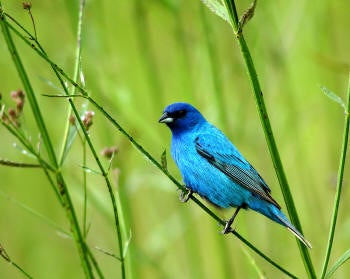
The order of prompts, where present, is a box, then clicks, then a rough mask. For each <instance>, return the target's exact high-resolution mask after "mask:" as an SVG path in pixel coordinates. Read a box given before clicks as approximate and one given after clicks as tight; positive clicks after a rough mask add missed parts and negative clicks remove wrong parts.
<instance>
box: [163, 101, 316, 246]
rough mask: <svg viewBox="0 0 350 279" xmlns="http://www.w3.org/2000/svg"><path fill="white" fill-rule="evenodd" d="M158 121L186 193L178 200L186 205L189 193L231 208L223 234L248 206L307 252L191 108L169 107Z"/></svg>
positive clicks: (264, 190)
mask: <svg viewBox="0 0 350 279" xmlns="http://www.w3.org/2000/svg"><path fill="white" fill-rule="evenodd" d="M159 122H160V123H165V124H166V125H167V126H168V127H169V128H170V130H171V133H172V142H171V155H172V157H173V159H174V161H175V163H176V164H177V166H178V168H179V169H180V172H181V175H182V178H183V181H184V183H185V186H186V188H187V189H188V192H187V194H186V195H185V194H183V193H182V194H181V195H180V200H182V201H184V202H186V201H187V200H188V199H189V198H190V196H191V195H192V193H197V194H199V195H200V196H201V197H203V198H204V199H206V200H208V201H209V202H211V203H213V204H214V205H216V206H218V207H221V208H229V207H236V210H235V212H234V214H233V215H232V217H231V218H230V219H229V220H228V221H226V225H225V227H224V229H223V231H222V233H224V234H227V233H230V232H232V228H231V225H232V223H233V221H234V219H235V217H236V216H237V214H238V212H239V211H240V209H242V208H243V209H249V208H250V209H253V210H255V211H257V212H259V213H261V214H263V215H265V216H266V217H268V218H270V219H271V220H273V221H275V222H277V223H279V224H281V225H283V226H285V227H286V228H287V229H288V230H290V231H291V232H292V233H293V234H294V235H295V236H296V237H297V238H298V239H299V240H300V241H301V242H302V243H304V244H305V245H306V246H307V247H310V248H311V244H310V243H309V242H308V241H307V240H306V239H305V238H304V236H303V235H302V234H301V233H300V232H299V231H298V230H297V229H296V228H295V227H294V226H293V225H292V224H291V223H290V221H289V220H288V218H287V217H286V216H285V215H284V214H283V213H282V211H281V207H280V206H279V205H278V203H277V202H276V201H275V200H274V199H273V198H272V197H271V190H270V188H269V186H268V185H267V184H266V182H265V181H264V180H263V179H262V177H261V176H260V175H259V173H258V172H257V171H256V170H255V169H254V168H253V167H252V165H251V164H250V163H249V162H248V161H247V160H246V159H245V158H244V157H243V156H242V154H241V153H240V152H239V151H238V149H237V148H236V147H235V146H234V145H233V144H232V143H231V142H230V141H229V139H228V138H227V137H226V136H225V135H224V134H223V133H222V132H221V131H220V130H219V129H218V128H216V127H215V126H213V125H212V124H210V123H209V122H208V121H207V120H206V119H205V118H204V117H203V115H202V114H201V113H200V112H199V111H198V110H197V109H196V108H194V107H193V106H191V105H190V104H187V103H174V104H171V105H169V106H167V107H166V108H165V110H164V113H163V115H162V116H161V118H160V119H159Z"/></svg>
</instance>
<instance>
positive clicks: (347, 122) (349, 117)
mask: <svg viewBox="0 0 350 279" xmlns="http://www.w3.org/2000/svg"><path fill="white" fill-rule="evenodd" d="M347 94H348V100H347V102H348V103H347V111H346V112H345V122H344V133H343V144H342V150H341V154H340V160H339V169H338V178H337V191H336V193H335V198H334V207H333V214H332V220H331V226H330V229H329V235H328V242H327V248H326V255H325V259H324V262H323V267H322V272H321V277H320V278H322V279H323V278H325V276H326V272H327V267H328V263H329V258H330V255H331V251H332V247H333V239H334V233H335V227H336V224H337V217H338V209H339V203H340V197H341V191H342V188H343V178H344V169H345V160H346V153H347V149H348V139H349V125H350V73H349V81H348V92H347Z"/></svg>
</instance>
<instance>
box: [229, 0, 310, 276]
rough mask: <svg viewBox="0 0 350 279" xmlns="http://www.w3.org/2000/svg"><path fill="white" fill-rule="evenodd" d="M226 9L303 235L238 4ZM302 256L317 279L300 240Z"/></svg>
mask: <svg viewBox="0 0 350 279" xmlns="http://www.w3.org/2000/svg"><path fill="white" fill-rule="evenodd" d="M223 2H224V4H225V7H226V10H227V11H228V14H229V18H230V20H231V25H232V28H233V32H234V33H235V34H236V37H237V39H238V44H239V46H240V49H241V52H242V56H243V59H244V61H245V64H246V67H247V71H248V76H249V78H250V81H251V84H252V87H253V91H254V96H255V100H256V103H257V107H258V111H259V116H260V120H261V124H262V127H263V130H264V133H265V138H266V141H267V145H268V147H269V151H270V154H271V158H272V161H273V164H274V167H275V170H276V174H277V177H278V181H279V184H280V187H281V189H282V194H283V198H284V201H285V203H286V206H287V210H288V213H289V216H290V219H291V221H292V223H293V224H294V225H295V227H296V228H298V230H299V231H300V232H301V233H302V229H301V224H300V221H299V217H298V214H297V211H296V207H295V205H294V201H293V197H292V194H291V191H290V187H289V184H288V181H287V177H286V175H285V172H284V169H283V165H282V161H281V158H280V155H279V152H278V149H277V145H276V141H275V138H274V135H273V132H272V128H271V124H270V119H269V116H268V113H267V109H266V106H265V101H264V97H263V93H262V91H261V87H260V83H259V79H258V75H257V72H256V69H255V66H254V63H253V59H252V57H251V55H250V51H249V48H248V45H247V43H246V41H245V39H244V36H243V34H242V33H237V32H238V30H239V20H238V15H237V9H236V4H235V1H234V0H224V1H223ZM297 243H298V246H299V250H300V254H301V256H302V259H303V262H304V266H305V269H306V272H307V274H308V276H309V278H316V273H315V270H314V267H313V264H312V261H311V258H310V254H309V251H308V249H307V247H306V246H305V245H303V244H302V243H301V242H300V241H299V240H297Z"/></svg>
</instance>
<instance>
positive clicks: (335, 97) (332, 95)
mask: <svg viewBox="0 0 350 279" xmlns="http://www.w3.org/2000/svg"><path fill="white" fill-rule="evenodd" d="M321 90H322V91H323V93H324V94H325V95H326V96H327V97H328V98H329V99H331V100H332V101H334V102H336V103H338V104H339V105H341V106H342V107H343V109H344V111H345V113H346V111H347V109H346V105H345V103H344V101H343V99H342V98H340V97H339V96H338V95H337V94H335V93H334V92H332V91H330V90H329V89H328V88H327V87H325V86H323V85H321Z"/></svg>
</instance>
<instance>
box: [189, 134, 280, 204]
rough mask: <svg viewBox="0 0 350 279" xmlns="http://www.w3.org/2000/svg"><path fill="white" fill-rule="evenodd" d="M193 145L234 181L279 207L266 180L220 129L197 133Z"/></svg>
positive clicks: (200, 153)
mask: <svg viewBox="0 0 350 279" xmlns="http://www.w3.org/2000/svg"><path fill="white" fill-rule="evenodd" d="M216 132H219V133H216ZM195 145H196V150H197V152H198V154H199V155H201V156H202V157H203V158H205V159H206V160H207V161H208V162H209V163H210V164H212V165H213V166H214V167H216V168H217V169H219V170H220V171H222V172H223V173H224V174H226V175H227V176H228V177H230V178H231V179H232V180H233V181H234V182H236V183H237V184H239V185H240V186H242V187H244V188H246V189H247V190H249V191H250V192H252V193H254V194H255V195H257V196H258V197H260V198H262V199H264V200H266V201H268V202H270V203H272V204H274V205H275V206H276V207H277V208H281V207H280V206H279V205H278V203H277V202H276V201H275V200H274V199H273V198H272V197H271V195H270V192H271V190H270V188H269V187H268V186H267V184H266V182H265V181H264V180H263V179H262V177H261V176H260V175H259V174H258V172H257V171H256V170H255V169H254V168H253V166H252V165H250V164H249V163H248V162H247V161H246V160H245V159H244V157H243V156H242V155H241V154H240V153H239V151H238V150H237V149H236V148H235V147H234V146H233V144H232V143H231V142H230V141H229V140H228V139H227V138H226V137H225V136H224V135H223V134H222V133H221V132H220V131H213V133H205V134H201V135H199V136H198V137H196V139H195Z"/></svg>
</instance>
